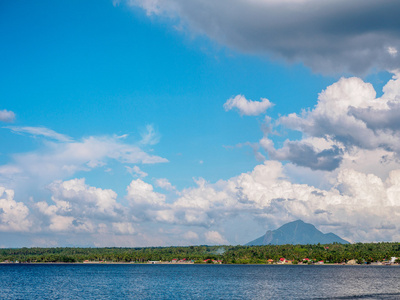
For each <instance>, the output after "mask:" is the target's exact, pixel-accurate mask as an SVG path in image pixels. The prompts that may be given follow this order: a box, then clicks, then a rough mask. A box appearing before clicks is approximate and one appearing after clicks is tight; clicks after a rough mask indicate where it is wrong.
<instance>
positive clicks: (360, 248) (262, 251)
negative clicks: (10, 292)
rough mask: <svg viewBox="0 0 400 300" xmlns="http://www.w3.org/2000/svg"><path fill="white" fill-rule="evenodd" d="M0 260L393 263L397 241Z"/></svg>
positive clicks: (4, 255)
mask: <svg viewBox="0 0 400 300" xmlns="http://www.w3.org/2000/svg"><path fill="white" fill-rule="evenodd" d="M0 263H3V264H4V263H149V264H160V263H164V264H372V265H398V264H399V263H400V243H387V242H384V243H355V244H338V243H333V244H324V245H322V244H317V245H290V244H288V245H265V246H187V247H147V248H75V247H58V248H2V249H0Z"/></svg>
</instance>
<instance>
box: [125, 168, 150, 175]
mask: <svg viewBox="0 0 400 300" xmlns="http://www.w3.org/2000/svg"><path fill="white" fill-rule="evenodd" d="M125 168H126V169H127V170H128V172H129V173H130V174H131V175H132V176H138V177H141V178H145V177H147V175H149V174H147V173H146V172H143V171H142V170H141V169H140V168H139V167H138V166H133V167H129V166H125Z"/></svg>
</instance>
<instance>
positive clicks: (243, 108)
mask: <svg viewBox="0 0 400 300" xmlns="http://www.w3.org/2000/svg"><path fill="white" fill-rule="evenodd" d="M271 106H272V103H271V102H269V100H268V99H265V98H261V101H251V100H247V99H246V98H245V97H244V96H243V95H237V96H236V97H234V98H230V99H228V100H227V101H226V102H225V104H224V109H225V111H228V110H231V109H234V108H236V109H237V110H238V111H239V113H240V115H245V116H257V115H259V114H262V113H265V111H266V110H267V109H268V108H270V107H271Z"/></svg>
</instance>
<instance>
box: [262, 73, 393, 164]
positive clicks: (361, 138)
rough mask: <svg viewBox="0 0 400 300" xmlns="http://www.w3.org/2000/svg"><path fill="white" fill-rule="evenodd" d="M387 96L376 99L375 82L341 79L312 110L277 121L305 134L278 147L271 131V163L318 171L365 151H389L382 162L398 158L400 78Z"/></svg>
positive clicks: (267, 144) (265, 144) (265, 143)
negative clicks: (285, 162)
mask: <svg viewBox="0 0 400 300" xmlns="http://www.w3.org/2000/svg"><path fill="white" fill-rule="evenodd" d="M383 92H384V93H383V95H382V96H381V97H380V98H377V97H376V92H375V90H374V88H373V86H372V85H371V84H369V83H366V82H364V81H362V80H361V79H359V78H356V77H353V78H341V79H340V80H339V81H338V82H336V83H334V84H332V85H331V86H329V87H327V88H326V89H325V90H324V91H322V92H321V93H320V94H319V97H318V103H317V104H316V106H315V107H314V108H313V109H311V110H303V111H302V112H301V113H300V114H296V113H291V114H288V115H287V116H282V117H280V118H279V119H278V121H277V122H276V124H278V125H280V126H283V127H285V128H289V129H292V130H296V131H299V132H301V133H302V139H301V140H296V141H291V140H287V141H285V142H284V144H283V147H281V148H280V149H276V148H275V146H274V142H273V141H272V139H271V138H270V137H269V136H270V135H271V132H272V129H271V128H269V129H268V130H266V131H265V136H264V137H263V138H262V139H261V141H260V145H261V146H262V148H263V149H264V150H265V151H266V152H267V153H268V154H269V157H270V158H271V159H277V160H281V161H286V160H288V161H291V162H292V163H294V164H296V165H298V166H305V167H309V168H311V169H314V170H326V171H332V170H335V169H336V168H338V167H339V166H340V164H342V163H344V162H345V161H346V159H348V158H349V157H350V156H354V154H355V153H360V151H370V152H371V151H379V150H383V151H386V152H387V153H386V154H385V158H383V157H380V159H381V158H382V160H386V161H387V160H388V158H391V159H392V160H393V159H396V157H397V158H398V156H399V154H400V142H399V141H400V122H399V119H398V114H399V112H400V79H399V78H398V76H397V75H394V76H393V79H392V80H390V81H389V82H388V83H387V84H386V85H385V87H384V88H383ZM268 126H271V125H268ZM381 152H382V151H381ZM365 153H366V152H365ZM393 154H394V156H395V157H393ZM347 163H348V162H347ZM378 169H379V168H377V170H378Z"/></svg>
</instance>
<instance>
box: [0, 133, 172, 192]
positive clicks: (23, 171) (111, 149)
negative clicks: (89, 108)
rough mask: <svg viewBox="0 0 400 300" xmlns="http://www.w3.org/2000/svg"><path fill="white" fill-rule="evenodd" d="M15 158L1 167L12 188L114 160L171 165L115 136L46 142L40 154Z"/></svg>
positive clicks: (41, 182) (42, 182) (2, 178)
mask: <svg viewBox="0 0 400 300" xmlns="http://www.w3.org/2000/svg"><path fill="white" fill-rule="evenodd" d="M12 158H13V161H12V162H10V163H8V164H6V165H3V166H0V182H2V181H3V182H8V183H9V184H10V185H21V184H22V185H26V184H33V185H45V184H48V183H50V182H51V181H53V180H55V179H64V178H67V177H69V176H72V175H73V174H75V173H76V172H78V171H89V170H91V169H92V168H95V167H98V166H103V165H105V164H106V163H107V161H108V160H110V159H113V160H116V161H118V162H120V163H124V164H125V163H127V164H137V163H143V164H154V163H163V162H168V160H167V159H165V158H162V157H159V156H156V155H150V154H148V153H146V152H144V151H143V150H142V149H140V148H139V147H137V146H134V145H129V144H126V143H123V142H122V141H121V140H120V139H117V138H115V137H89V138H85V139H83V140H82V141H74V142H70V143H53V142H46V143H45V148H44V149H41V150H40V151H35V152H30V153H23V154H15V155H13V157H12ZM10 171H12V172H10ZM10 182H11V183H10Z"/></svg>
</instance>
